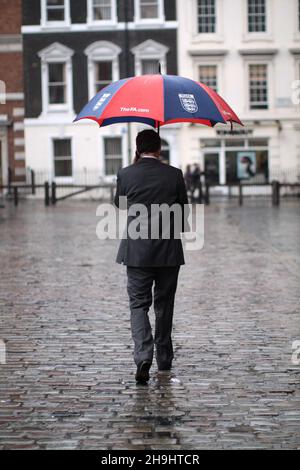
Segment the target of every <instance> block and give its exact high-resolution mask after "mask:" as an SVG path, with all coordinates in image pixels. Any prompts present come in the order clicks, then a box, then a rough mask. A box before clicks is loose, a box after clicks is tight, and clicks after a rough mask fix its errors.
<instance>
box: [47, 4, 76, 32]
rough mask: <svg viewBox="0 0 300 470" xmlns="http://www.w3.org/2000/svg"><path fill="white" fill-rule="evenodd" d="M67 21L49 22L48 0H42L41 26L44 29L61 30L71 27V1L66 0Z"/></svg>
mask: <svg viewBox="0 0 300 470" xmlns="http://www.w3.org/2000/svg"><path fill="white" fill-rule="evenodd" d="M64 12H65V19H64V20H62V21H48V19H47V0H41V26H42V27H44V28H57V27H58V28H59V27H66V26H71V17H70V0H64Z"/></svg>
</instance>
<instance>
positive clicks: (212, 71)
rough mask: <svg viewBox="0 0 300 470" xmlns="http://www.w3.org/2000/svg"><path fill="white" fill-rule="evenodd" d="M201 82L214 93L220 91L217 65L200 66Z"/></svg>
mask: <svg viewBox="0 0 300 470" xmlns="http://www.w3.org/2000/svg"><path fill="white" fill-rule="evenodd" d="M199 81H200V82H202V83H204V85H207V86H209V87H210V88H212V89H213V90H214V91H216V92H217V91H218V77H217V66H216V65H200V66H199Z"/></svg>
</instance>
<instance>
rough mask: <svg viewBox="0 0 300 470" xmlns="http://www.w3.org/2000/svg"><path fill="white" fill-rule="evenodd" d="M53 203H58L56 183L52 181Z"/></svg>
mask: <svg viewBox="0 0 300 470" xmlns="http://www.w3.org/2000/svg"><path fill="white" fill-rule="evenodd" d="M51 203H52V204H56V183H55V181H52V183H51Z"/></svg>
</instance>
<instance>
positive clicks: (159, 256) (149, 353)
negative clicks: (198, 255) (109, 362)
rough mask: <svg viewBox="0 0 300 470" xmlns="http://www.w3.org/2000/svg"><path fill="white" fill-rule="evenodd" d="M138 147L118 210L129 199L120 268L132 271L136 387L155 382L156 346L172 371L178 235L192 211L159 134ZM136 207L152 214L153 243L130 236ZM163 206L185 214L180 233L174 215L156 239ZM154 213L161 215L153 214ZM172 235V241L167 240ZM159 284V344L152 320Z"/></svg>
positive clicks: (142, 137)
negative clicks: (156, 223)
mask: <svg viewBox="0 0 300 470" xmlns="http://www.w3.org/2000/svg"><path fill="white" fill-rule="evenodd" d="M136 147H137V150H136V157H135V162H134V163H133V164H132V165H129V166H128V167H126V168H123V169H121V170H120V171H119V172H118V177H117V191H116V196H115V204H116V206H117V207H120V204H119V203H120V201H121V199H120V200H119V198H120V196H126V198H127V207H128V220H127V237H126V238H123V239H122V241H121V244H120V247H119V251H118V255H117V262H118V263H121V264H124V265H126V266H127V276H128V284H127V290H128V295H129V304H130V311H131V331H132V338H133V341H134V361H135V363H136V365H137V371H136V381H137V382H141V383H146V382H147V381H148V380H149V370H150V367H151V365H152V360H153V350H154V344H155V348H156V362H157V366H158V370H159V371H168V370H170V369H171V366H172V360H173V357H174V355H173V346H172V338H171V333H172V322H173V308H174V300H175V292H176V287H177V280H178V273H179V268H180V265H182V264H184V256H183V249H182V243H181V238H180V233H178V232H183V231H187V230H188V224H187V215H188V214H187V206H186V207H185V211H184V206H185V205H186V204H188V198H187V193H186V187H185V183H184V179H183V174H182V171H181V170H179V169H177V168H175V167H172V166H169V165H166V164H164V163H162V162H160V160H159V157H160V148H161V140H160V137H159V135H158V133H157V132H155V131H154V130H150V129H149V130H144V131H142V132H140V133H139V134H138V135H137V138H136ZM136 204H142V205H143V207H146V209H147V216H146V223H145V224H144V228H143V229H141V232H143V230H145V229H146V232H147V234H148V236H147V237H143V236H142V237H140V238H135V237H134V238H132V237H130V236H128V235H129V234H128V226H129V224H130V223H131V222H132V221H134V220H135V219H136V217H137V213H136V212H135V213H134V212H133V213H131V209H132V208H134V207H136V206H135V205H136ZM162 204H163V205H164V207H168V208H171V207H172V206H173V205H174V206H176V205H177V207H178V206H179V207H180V208H181V210H182V214H181V215H180V228H178V217H176V216H175V213H174V216H173V213H172V214H171V217H170V218H169V219H168V220H169V223H168V226H167V227H162V226H161V225H159V233H158V236H156V237H153V236H152V232H151V226H152V224H153V220H154V219H155V220H156V221H157V220H159V222H160V223H161V222H162V220H161V213H158V212H157V207H159V206H160V207H163V206H161V205H162ZM153 207H154V208H156V211H153V212H152V208H153ZM120 208H121V207H120ZM177 215H178V214H177ZM175 219H176V220H175ZM141 220H142V219H141ZM148 229H149V231H148ZM166 229H167V230H166ZM168 230H169V234H170V237H169V238H167V237H165V236H164V235H163V234H164V233H168ZM150 232H151V235H149V233H150ZM178 235H179V236H178ZM153 284H154V311H155V334H154V339H153V336H152V331H151V325H150V322H149V317H148V312H149V308H150V306H151V304H152V286H153Z"/></svg>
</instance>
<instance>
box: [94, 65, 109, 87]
mask: <svg viewBox="0 0 300 470" xmlns="http://www.w3.org/2000/svg"><path fill="white" fill-rule="evenodd" d="M112 66H113V63H112V61H111V60H109V61H101V62H94V67H95V94H96V93H97V92H98V91H100V90H102V88H104V87H106V86H107V85H109V84H110V83H111V82H112V79H113V78H112Z"/></svg>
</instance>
